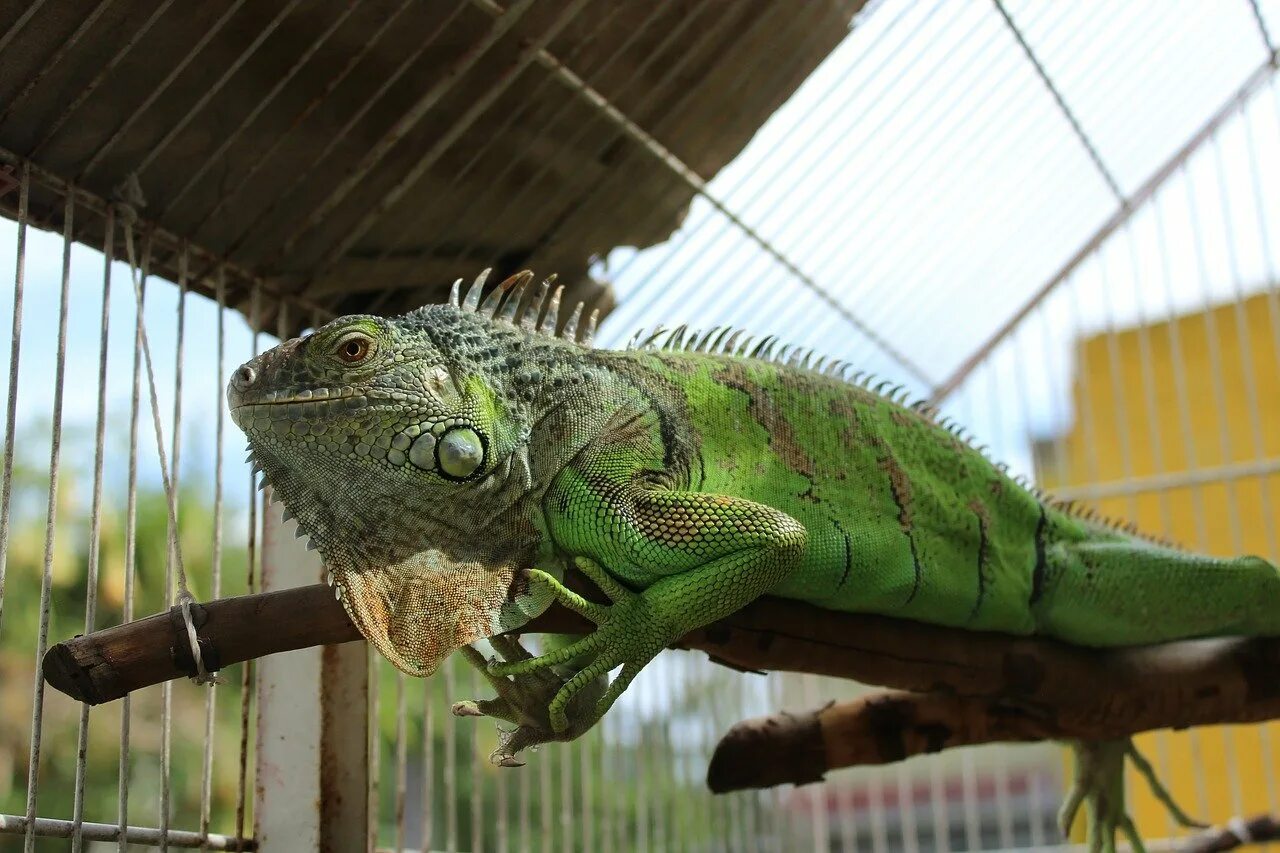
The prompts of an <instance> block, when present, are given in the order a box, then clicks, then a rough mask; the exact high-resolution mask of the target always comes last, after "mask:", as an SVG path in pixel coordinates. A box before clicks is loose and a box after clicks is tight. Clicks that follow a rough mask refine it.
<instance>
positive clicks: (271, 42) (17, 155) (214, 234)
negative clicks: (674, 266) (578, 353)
mask: <svg viewBox="0 0 1280 853" xmlns="http://www.w3.org/2000/svg"><path fill="white" fill-rule="evenodd" d="M861 5H862V3H861V2H859V1H858V0H846V2H840V3H829V4H825V11H822V12H820V14H819V16H818V17H819V20H817V21H816V25H811V26H806V27H794V26H792V27H787V26H783V25H782V24H783V22H784V21H785V20H787V19H788V17H789V13H790V12H791V11H792V9H793V6H792V4H790V3H788V2H787V0H743V2H740V3H733V4H724V3H718V2H714V0H672V2H666V3H661V4H655V3H651V2H649V0H620V2H599V0H595V2H591V0H543V2H533V0H519V2H512V3H510V5H509V7H508V8H506V9H505V10H504V9H503V8H502V7H499V6H497V5H496V4H494V3H493V2H492V0H459V1H458V2H455V3H422V2H419V0H364V2H361V3H348V2H341V0H313V2H306V3H303V2H299V0H256V2H246V0H218V2H205V3H191V4H188V3H180V2H174V0H102V2H99V3H97V4H85V3H82V2H78V0H44V2H35V3H31V2H26V1H25V0H24V2H15V0H2V2H0V53H3V56H4V69H5V73H4V74H3V75H0V149H3V151H2V152H0V155H3V161H0V162H4V163H7V164H8V165H9V167H10V169H11V171H12V170H16V169H17V168H18V167H20V165H21V164H22V163H23V162H24V161H27V162H29V163H30V164H31V166H32V168H33V169H34V170H37V172H38V174H41V175H44V176H46V178H48V179H49V180H46V181H44V182H41V181H38V180H37V181H33V182H32V185H31V202H30V211H31V221H32V222H33V223H35V224H39V225H41V226H43V227H48V228H59V227H60V226H61V216H62V201H61V199H60V198H59V197H58V194H57V193H56V192H55V191H53V189H51V188H50V186H49V185H50V184H52V183H57V182H67V183H71V184H74V185H75V186H76V187H78V188H80V189H81V190H83V191H85V192H87V193H90V194H92V195H93V196H97V197H100V198H103V199H113V198H119V192H120V190H119V188H120V187H122V186H123V185H124V184H125V183H126V181H127V180H128V179H129V178H130V176H132V175H136V176H137V179H138V186H139V187H140V189H141V193H142V197H143V198H144V199H145V205H144V206H142V207H141V208H140V211H139V212H140V216H141V221H142V223H143V224H144V226H146V227H150V228H155V229H158V230H157V233H165V234H168V235H171V236H172V237H174V238H178V239H182V238H185V239H186V240H189V241H190V244H191V246H192V251H193V252H194V253H195V254H196V256H197V257H196V259H195V260H193V261H192V263H191V264H190V276H191V280H190V286H191V287H192V288H193V289H195V290H198V291H202V292H205V293H211V292H212V288H213V287H214V284H213V278H212V277H208V278H201V276H202V274H205V273H208V272H210V271H211V270H212V268H213V266H214V265H215V264H216V263H217V262H219V261H226V262H227V269H229V270H231V271H232V272H233V273H234V274H233V275H232V277H231V278H230V280H229V282H228V290H227V298H228V302H229V303H230V304H232V305H235V306H237V307H239V308H240V309H241V310H243V311H245V312H246V313H248V311H249V304H250V298H249V294H250V290H251V288H252V284H253V282H255V281H257V282H260V283H261V284H262V285H263V286H264V288H265V291H266V292H267V293H269V294H276V295H278V296H281V297H285V299H283V300H282V299H264V300H261V301H260V303H259V307H258V310H259V313H258V315H257V320H256V323H255V325H257V326H259V327H260V328H265V329H272V330H277V329H279V330H280V331H285V332H293V331H296V330H297V329H299V328H301V327H304V326H306V325H308V324H309V323H311V322H313V321H314V320H315V319H318V318H319V317H321V316H323V315H325V314H330V315H333V314H344V313H354V312H376V313H397V312H400V311H403V310H407V309H409V308H413V307H416V306H417V305H420V304H423V303H424V302H430V301H438V300H439V299H441V298H442V297H443V295H444V292H445V289H446V288H447V287H448V285H449V283H450V282H451V281H452V280H453V279H454V278H457V277H459V276H469V275H472V274H474V273H475V272H476V271H477V270H478V269H479V268H481V267H483V266H487V265H493V266H495V267H496V268H497V272H498V273H506V272H510V271H514V270H515V269H518V268H521V267H526V266H527V267H531V268H534V269H538V270H543V271H557V272H558V273H559V274H560V279H561V282H562V283H564V284H566V285H568V291H569V293H568V294H567V295H566V301H567V302H568V303H569V304H570V305H571V304H572V303H573V302H574V301H575V300H577V299H586V300H588V301H596V302H597V304H598V305H599V306H600V307H601V308H603V309H604V310H605V311H607V310H608V309H609V308H610V307H611V306H612V295H611V293H610V292H609V289H608V287H607V285H606V284H603V283H599V282H595V281H593V280H592V279H591V278H590V277H589V276H588V272H587V270H588V266H589V264H590V263H591V261H592V259H593V258H596V257H599V256H602V255H604V254H606V253H607V252H609V250H611V249H613V248H615V247H618V246H639V247H644V246H649V245H653V244H654V243H657V242H660V241H662V240H664V239H666V238H667V237H668V236H669V235H670V234H671V233H672V231H674V230H675V229H676V228H677V227H678V226H679V224H680V222H681V221H682V219H683V218H684V215H685V212H686V210H687V208H688V205H689V202H690V200H691V199H692V198H693V196H694V194H695V190H694V187H695V186H696V184H697V182H698V179H699V178H701V179H709V178H710V177H712V176H713V175H715V174H716V173H717V172H718V171H719V170H720V169H721V168H722V167H723V166H724V165H725V164H727V163H728V162H729V161H730V160H732V159H733V158H734V156H735V155H737V154H738V152H739V151H741V150H742V148H743V147H744V146H745V145H746V144H747V142H748V141H749V140H750V139H751V137H752V135H753V134H754V133H755V132H756V130H757V129H758V128H759V127H760V125H761V124H763V122H764V121H765V120H766V119H767V118H768V117H769V116H770V115H771V114H772V113H773V112H774V110H776V109H777V107H778V106H779V105H780V104H781V103H782V102H783V101H784V100H786V99H787V97H788V96H789V95H790V94H791V93H792V92H793V91H794V90H795V89H796V87H797V86H798V85H799V84H800V83H801V82H802V81H803V80H804V79H805V77H806V76H807V75H808V74H809V73H810V72H811V71H812V70H813V69H814V68H815V67H816V66H817V65H818V63H820V62H821V61H822V60H823V59H824V58H825V57H826V56H827V54H828V53H829V52H830V51H831V50H832V49H833V48H834V47H835V46H836V45H837V44H839V43H840V41H841V40H842V39H843V38H844V36H845V35H846V34H847V32H848V27H849V22H850V20H851V19H852V16H853V14H854V13H855V11H856V10H857V9H858V8H859V7H860V6H861ZM542 48H545V50H543V49H542ZM770 57H775V58H776V57H785V58H786V62H785V63H782V64H780V63H778V62H775V61H770V60H769V58H770ZM559 63H563V65H560V64H559ZM782 65H785V67H781V66H782ZM575 76H576V77H580V78H581V84H582V85H575V84H574V79H575ZM598 96H603V98H604V99H605V100H606V101H607V104H605V105H603V106H602V104H601V103H600V101H599V97H598ZM593 98H594V99H595V102H594V103H593V101H592V99H593ZM609 105H612V107H616V110H617V112H616V113H615V112H613V111H612V110H611V108H610V106H609ZM620 116H625V117H626V118H625V119H622V120H621V122H620V121H619V118H620ZM627 121H630V122H633V123H634V126H638V127H639V128H642V129H643V130H644V131H646V132H647V133H649V134H652V136H653V137H654V138H656V139H658V140H660V142H661V145H662V146H664V147H665V148H666V149H667V150H668V151H669V152H670V153H671V154H673V155H674V156H675V157H676V158H678V159H679V160H680V161H683V163H684V164H685V165H687V166H688V167H689V169H691V170H692V173H693V175H688V174H686V175H685V176H684V177H681V174H680V171H679V169H678V168H677V169H673V168H672V164H671V162H670V161H667V162H664V161H663V160H662V159H660V157H659V156H657V155H656V154H655V151H654V149H653V148H652V147H649V148H646V147H645V146H643V145H641V144H639V143H637V142H636V139H635V136H634V134H632V135H628V133H627V132H626V131H625V128H624V126H623V125H624V124H625V122H627ZM691 179H692V180H691ZM2 190H3V187H2V186H0V191H2ZM16 207H17V194H16V193H14V192H12V191H10V192H9V193H8V194H6V195H3V197H2V198H0V212H3V213H4V214H5V215H7V216H10V217H13V216H14V215H15V212H16ZM77 221H79V220H77ZM155 246H156V248H155V251H154V255H153V258H152V263H151V266H152V270H153V271H154V272H156V273H159V274H161V275H163V276H165V277H167V278H172V279H176V278H177V276H178V254H179V253H178V251H177V250H176V244H174V243H173V241H170V245H169V246H168V248H167V249H165V248H164V247H162V246H161V245H160V242H159V241H157V242H156V244H155ZM289 297H296V298H297V299H296V301H297V302H298V304H302V305H304V306H308V307H309V309H310V310H309V312H308V311H298V312H290V314H289V315H288V316H286V317H285V318H283V319H282V318H281V317H280V315H279V311H278V309H279V304H280V303H281V302H282V301H290V300H289V299H288V298H289ZM308 314H309V316H308Z"/></svg>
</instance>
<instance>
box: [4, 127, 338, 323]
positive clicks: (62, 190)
mask: <svg viewBox="0 0 1280 853" xmlns="http://www.w3.org/2000/svg"><path fill="white" fill-rule="evenodd" d="M0 164H9V165H12V166H15V167H17V168H18V169H19V170H26V171H27V172H29V175H30V178H31V179H32V180H34V181H35V182H36V183H37V184H38V185H40V186H44V187H46V188H48V189H50V190H52V191H54V192H56V193H58V194H59V195H62V196H68V195H69V196H73V197H74V198H75V202H76V205H77V206H78V207H80V208H83V209H85V210H88V211H91V212H93V213H96V214H99V215H104V216H105V215H106V211H107V208H109V207H111V206H112V205H113V204H114V203H113V202H110V201H107V200H106V199H104V198H103V197H101V196H99V195H96V194H94V193H92V192H89V191H88V190H86V189H84V188H83V187H81V186H79V185H77V184H73V183H71V182H70V181H67V180H66V179H64V178H63V177H61V176H60V175H58V174H56V173H54V172H51V171H49V170H48V169H45V168H43V167H42V166H40V165H39V164H38V163H34V162H32V161H31V160H29V159H28V158H26V157H23V156H21V155H19V154H17V153H15V152H13V151H10V150H9V149H7V148H4V147H3V146H0ZM135 229H136V230H137V231H138V232H140V233H142V234H143V235H144V239H145V240H148V241H150V242H151V244H153V245H154V246H157V247H164V248H167V249H170V250H172V251H175V252H176V251H179V250H180V249H181V247H182V246H183V243H184V240H185V239H186V238H185V237H183V236H181V235H179V234H175V233H174V232H172V231H169V230H168V229H165V228H162V227H160V226H159V225H157V224H156V223H155V222H154V221H150V220H147V219H145V218H144V217H141V216H139V217H138V220H137V224H136V225H135ZM188 250H189V251H190V252H192V253H193V254H195V255H198V256H199V258H200V259H201V260H202V261H204V262H205V263H206V264H207V265H208V272H207V273H202V274H200V275H198V276H195V280H197V281H198V280H202V279H204V278H205V277H206V275H207V274H208V273H212V272H213V271H214V270H216V269H217V268H218V267H220V266H221V267H223V268H225V270H226V271H227V272H228V273H231V274H232V275H234V276H235V277H236V278H237V279H238V280H239V281H240V282H242V283H244V284H246V285H247V287H248V289H250V290H251V291H252V290H254V289H257V290H260V291H262V292H263V293H266V294H268V295H269V296H271V298H272V299H273V300H274V301H275V302H276V303H279V304H286V305H293V306H296V307H298V308H305V309H307V310H309V311H314V312H317V313H318V315H319V316H322V317H325V318H330V317H332V316H333V312H332V311H331V310H330V309H329V308H328V307H326V306H324V305H320V304H318V303H316V302H314V301H312V300H310V299H307V298H306V297H305V296H300V295H298V294H292V293H288V292H286V291H283V290H281V289H280V288H279V287H277V286H275V285H272V284H270V283H267V282H264V281H262V280H261V279H259V278H258V277H257V275H256V274H255V273H254V272H253V271H252V270H249V269H247V268H245V267H243V266H240V265H238V264H235V263H233V262H231V261H229V260H227V259H226V258H224V257H223V256H221V255H215V254H214V253H212V252H210V251H209V250H208V249H205V248H203V247H201V246H198V245H195V244H192V245H190V246H189V247H188Z"/></svg>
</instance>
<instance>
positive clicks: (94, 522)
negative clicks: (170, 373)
mask: <svg viewBox="0 0 1280 853" xmlns="http://www.w3.org/2000/svg"><path fill="white" fill-rule="evenodd" d="M102 235H103V236H102V259H103V270H102V319H101V321H100V324H99V327H98V409H97V415H96V420H95V427H94V443H93V496H92V498H91V499H90V508H89V554H88V559H87V561H86V562H87V571H86V577H85V604H84V632H85V633H86V634H88V633H90V632H91V631H93V629H94V621H95V619H96V617H97V611H98V559H99V557H100V556H101V548H102V475H103V461H104V457H105V450H106V438H107V351H108V349H109V346H108V345H109V343H110V337H111V335H110V332H111V264H112V261H113V259H114V258H113V255H114V250H115V210H114V209H111V208H108V210H107V215H106V218H105V219H104V220H103V224H102ZM89 708H90V706H89V705H88V703H82V704H81V706H80V725H79V730H78V733H77V735H76V782H75V794H74V800H73V803H72V808H71V814H72V817H71V822H72V824H73V831H72V834H71V850H72V853H80V850H81V849H82V848H83V845H84V835H83V833H82V832H81V824H83V823H84V794H85V764H86V759H87V757H88V750H89Z"/></svg>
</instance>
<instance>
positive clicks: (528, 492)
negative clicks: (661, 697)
mask: <svg viewBox="0 0 1280 853" xmlns="http://www.w3.org/2000/svg"><path fill="white" fill-rule="evenodd" d="M531 278H532V275H531V274H521V275H520V276H514V277H513V278H512V279H509V280H508V281H507V282H504V283H503V285H502V286H499V287H498V288H497V289H495V290H494V291H493V293H491V294H490V297H489V299H487V300H486V303H485V305H479V297H480V293H481V287H482V285H483V281H484V278H483V276H482V277H481V278H480V279H477V282H476V284H475V285H473V286H472V288H471V291H470V292H469V293H468V295H467V299H466V300H465V301H461V300H460V299H459V294H458V286H457V285H455V286H454V294H453V297H452V299H451V301H450V303H449V304H446V305H435V306H429V307H427V308H423V309H419V310H418V311H415V312H412V313H410V314H406V315H404V316H403V317H398V318H394V319H385V318H380V317H374V316H368V315H356V316H348V317H340V318H338V319H336V320H334V321H333V322H331V323H329V324H327V325H325V326H323V327H321V328H319V329H316V330H315V331H314V332H312V333H311V334H309V335H306V336H305V337H301V338H295V339H293V340H290V341H286V342H284V343H282V344H280V345H279V346H277V347H275V348H273V349H271V350H268V351H267V352H264V353H263V354H261V355H259V356H257V357H256V358H254V359H252V360H250V361H248V362H246V363H245V364H243V365H242V366H241V367H240V368H239V369H237V370H236V371H235V373H233V374H232V377H231V380H230V383H229V385H228V388H227V401H228V404H229V406H230V409H231V415H232V419H233V420H234V421H235V422H236V424H237V425H238V426H239V427H240V428H241V429H242V430H243V431H244V433H245V435H246V436H247V437H248V439H249V449H250V457H251V459H252V461H253V462H254V465H255V467H256V468H257V469H259V470H261V472H262V474H263V477H264V480H265V481H266V482H267V483H269V484H270V485H271V487H272V496H273V497H274V498H278V499H279V500H281V501H283V503H284V505H285V509H286V515H287V516H292V517H294V518H296V519H297V522H298V527H299V535H304V534H305V535H306V536H307V537H309V539H310V541H311V544H312V546H313V547H317V548H318V549H319V550H320V553H321V555H322V556H323V558H324V562H325V565H326V568H327V569H328V570H329V580H330V583H331V584H332V585H333V586H334V587H335V592H336V594H337V595H338V597H339V598H341V599H342V600H343V603H344V604H345V606H346V607H347V610H348V612H349V613H350V614H351V616H352V618H353V620H354V621H355V622H356V625H357V626H358V627H359V628H360V629H361V631H362V633H364V635H365V636H366V637H367V638H368V639H369V640H370V641H371V642H373V643H374V644H375V645H376V646H377V647H378V648H379V650H380V651H381V652H383V654H385V655H386V656H387V657H389V658H390V659H391V660H392V661H393V662H394V663H395V664H396V665H397V666H398V667H400V668H401V669H403V670H405V671H406V672H412V673H414V674H426V673H427V672H430V671H432V670H434V668H435V666H436V665H437V664H438V662H439V660H440V659H442V658H443V657H444V656H445V655H447V654H448V653H449V652H450V651H452V650H453V649H454V648H457V647H458V646H460V645H462V644H464V643H469V642H472V641H474V640H475V639H479V638H480V637H485V636H489V635H490V634H492V633H494V632H495V631H497V630H506V629H508V628H511V627H516V625H518V624H519V623H521V622H522V621H523V620H526V619H528V618H529V616H531V615H532V614H533V613H536V612H540V610H541V609H542V608H544V607H545V606H546V602H533V601H529V600H527V599H528V596H527V595H524V594H523V593H522V589H523V585H522V577H521V570H522V569H523V568H525V567H528V566H529V565H530V564H531V562H532V560H533V559H534V557H535V556H536V555H537V553H538V551H539V548H540V546H541V544H542V536H541V534H540V528H539V523H538V516H537V510H536V507H537V505H538V500H539V499H540V495H541V491H542V490H544V489H545V487H546V485H547V484H548V483H547V480H548V478H549V477H550V476H553V472H554V470H555V467H556V466H555V463H554V458H555V457H558V456H559V455H560V454H558V453H554V452H552V453H549V454H545V455H543V454H535V462H531V461H530V459H531V455H530V440H531V436H532V433H533V428H534V425H535V424H536V423H538V422H539V420H540V418H541V417H542V415H543V413H544V412H545V411H546V409H547V408H548V407H553V406H555V405H557V400H556V398H557V393H558V392H559V391H560V390H562V389H566V388H567V387H569V386H570V385H572V382H571V381H568V380H566V379H565V378H564V374H565V372H566V371H569V372H572V371H574V370H575V369H576V368H574V367H573V366H572V363H573V361H574V355H575V354H578V353H580V352H581V347H580V346H579V345H578V344H576V343H575V342H573V341H571V340H570V341H566V340H563V339H558V338H556V337H555V335H554V334H553V333H552V332H551V331H550V329H549V328H548V326H551V327H553V326H554V323H555V315H556V313H557V312H558V307H559V305H558V291H557V293H556V294H555V295H554V296H552V297H550V298H548V296H547V290H548V287H547V285H544V288H543V294H542V296H541V297H540V298H535V299H534V300H532V304H531V309H532V313H533V314H534V315H537V314H538V313H545V314H546V315H547V316H548V318H549V319H544V320H543V323H542V325H541V326H538V327H535V326H534V324H533V322H532V321H531V320H530V319H528V318H526V317H517V315H516V311H517V309H523V310H525V311H528V310H529V308H528V307H526V306H524V304H523V301H522V296H523V295H524V293H523V290H524V287H525V285H527V283H528V281H529V280H530V279H531ZM547 284H548V285H549V282H548V283H547ZM504 297H505V299H504ZM576 316H577V315H575V317H576ZM535 319H536V317H535ZM570 334H571V336H572V333H570ZM540 463H541V464H540Z"/></svg>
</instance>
